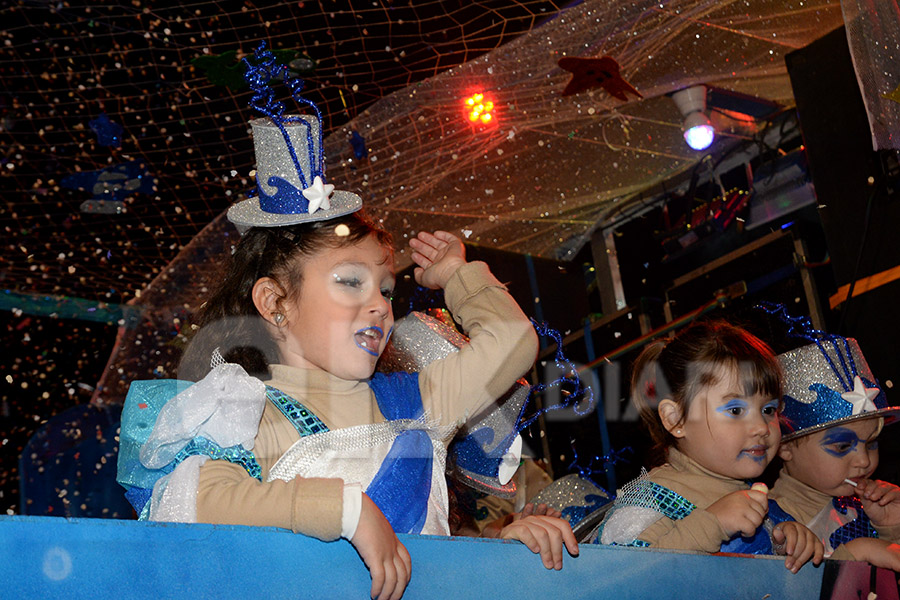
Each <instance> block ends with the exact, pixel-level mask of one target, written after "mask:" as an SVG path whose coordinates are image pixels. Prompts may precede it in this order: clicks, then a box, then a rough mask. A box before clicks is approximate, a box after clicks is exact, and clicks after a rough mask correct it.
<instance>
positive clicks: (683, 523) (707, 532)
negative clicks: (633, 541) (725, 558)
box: [637, 508, 728, 552]
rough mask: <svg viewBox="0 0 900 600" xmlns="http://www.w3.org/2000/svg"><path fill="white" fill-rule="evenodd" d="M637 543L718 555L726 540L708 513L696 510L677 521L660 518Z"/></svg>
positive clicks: (640, 536)
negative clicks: (641, 542) (642, 542)
mask: <svg viewBox="0 0 900 600" xmlns="http://www.w3.org/2000/svg"><path fill="white" fill-rule="evenodd" d="M637 539H639V540H641V541H644V542H647V543H648V544H650V546H652V547H654V548H666V549H669V550H697V551H701V552H718V551H719V548H721V546H722V542H724V541H726V540H728V536H727V535H726V534H725V530H724V529H722V525H721V524H719V520H718V519H717V518H716V517H715V515H713V514H712V513H711V512H708V511H706V510H704V509H702V508H695V509H694V510H693V511H691V514H689V515H688V516H686V517H685V518H683V519H679V520H678V521H673V520H672V519H669V518H668V517H663V518H661V519H660V520H658V521H656V522H655V523H654V524H653V525H651V526H650V527H648V528H647V529H645V530H644V531H643V532H641V534H640V535H639V536H638V537H637Z"/></svg>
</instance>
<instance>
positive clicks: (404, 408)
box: [117, 373, 433, 533]
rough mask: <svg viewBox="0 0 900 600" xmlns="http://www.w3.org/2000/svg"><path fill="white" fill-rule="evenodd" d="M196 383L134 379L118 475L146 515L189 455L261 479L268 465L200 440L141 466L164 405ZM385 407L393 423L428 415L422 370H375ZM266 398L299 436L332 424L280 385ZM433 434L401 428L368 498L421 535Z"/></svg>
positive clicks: (397, 524)
mask: <svg viewBox="0 0 900 600" xmlns="http://www.w3.org/2000/svg"><path fill="white" fill-rule="evenodd" d="M190 385H191V382H187V381H178V380H172V379H169V380H156V381H135V382H133V383H132V385H131V388H130V389H129V392H128V397H127V398H126V400H125V407H124V408H123V418H122V434H121V444H120V456H119V476H118V478H117V480H118V481H119V483H120V484H121V485H122V486H123V487H125V489H126V492H125V497H126V498H127V499H128V501H129V502H131V504H132V506H134V508H135V510H136V511H137V513H138V514H139V515H141V518H146V517H147V516H148V512H149V511H148V510H146V509H147V508H149V506H148V504H147V503H148V501H149V500H150V496H151V493H152V490H153V484H154V483H155V482H156V481H157V480H158V479H159V478H160V477H163V476H164V475H167V474H168V473H171V472H172V471H173V470H174V469H175V467H177V466H178V464H180V463H181V462H182V461H183V460H185V459H186V458H187V457H189V456H194V455H202V456H208V457H210V458H212V459H214V460H227V461H229V462H232V463H235V464H238V465H240V466H242V467H243V468H244V470H246V471H247V473H248V474H249V475H250V476H251V477H254V478H256V479H258V480H261V468H260V465H259V463H258V462H257V460H256V457H255V456H254V455H253V453H252V452H250V451H248V450H246V449H244V448H243V447H242V446H240V445H238V446H232V447H230V448H221V447H220V446H219V445H218V444H215V443H214V442H212V441H210V440H208V439H206V438H203V437H197V438H194V439H193V440H191V442H190V443H188V445H187V446H185V447H184V448H182V450H181V451H180V452H179V453H178V454H177V455H176V457H175V459H174V460H173V461H172V462H171V463H169V464H167V465H166V466H164V467H162V468H160V469H147V468H146V467H144V466H143V465H142V464H141V463H140V456H139V455H140V448H141V446H143V444H144V443H145V442H146V441H147V439H148V438H149V437H150V433H151V431H152V430H153V425H154V424H155V422H156V419H157V417H158V416H159V412H160V410H161V409H162V407H163V406H164V405H165V403H166V402H168V401H169V400H170V399H171V398H173V397H174V396H175V395H177V394H178V393H179V392H181V391H184V390H185V389H187V388H188V387H189V386H190ZM369 386H370V387H371V388H372V391H373V392H374V394H375V398H376V400H377V402H378V408H379V409H380V410H381V412H382V414H383V415H384V416H385V417H386V418H387V419H388V420H392V421H393V420H398V419H417V418H419V417H421V416H422V415H423V414H424V409H423V406H422V396H421V393H420V392H419V376H418V373H391V374H384V373H376V374H375V375H374V376H373V377H372V378H371V380H370V381H369ZM266 396H267V398H268V399H269V400H270V401H271V402H272V404H274V405H275V407H277V408H278V410H279V411H281V413H282V414H283V415H284V416H285V417H286V418H287V419H288V421H290V423H291V424H292V425H293V426H294V428H295V429H296V430H297V433H298V434H299V435H300V437H304V436H307V435H313V434H316V433H324V432H327V431H328V427H327V426H326V425H325V424H324V423H322V421H321V420H320V419H319V418H318V417H317V416H316V415H315V414H313V413H312V412H311V411H309V409H307V408H306V407H305V406H303V404H301V403H300V402H298V401H297V400H295V399H294V398H291V397H290V396H288V395H287V394H285V393H284V392H282V391H281V390H278V389H276V388H273V387H271V386H266ZM432 458H433V450H432V443H431V438H430V437H429V436H428V433H427V432H425V431H423V430H421V429H410V430H406V431H403V432H402V433H400V434H399V435H398V436H397V438H396V439H395V440H394V442H393V445H392V447H391V449H390V450H389V452H388V455H387V457H386V458H385V460H384V461H383V462H382V465H381V468H380V469H379V471H378V473H377V474H376V475H375V477H374V478H373V480H372V482H371V483H370V485H369V487H368V489H367V490H366V493H367V495H368V496H369V497H370V498H372V501H373V502H375V504H376V505H377V506H378V507H379V508H380V509H381V511H382V512H383V513H384V515H385V517H386V518H387V519H388V522H389V523H391V526H392V527H394V529H395V530H396V531H399V532H405V533H418V532H420V531H421V530H422V526H423V525H424V523H425V517H426V514H427V508H428V498H429V496H430V494H431V477H432V464H433V460H432Z"/></svg>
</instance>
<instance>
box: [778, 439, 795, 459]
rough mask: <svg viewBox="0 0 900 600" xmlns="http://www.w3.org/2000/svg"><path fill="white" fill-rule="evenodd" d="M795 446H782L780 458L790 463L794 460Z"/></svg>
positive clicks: (779, 452)
mask: <svg viewBox="0 0 900 600" xmlns="http://www.w3.org/2000/svg"><path fill="white" fill-rule="evenodd" d="M793 446H794V445H793V444H792V443H791V442H788V443H786V444H781V445H780V446H778V456H779V457H781V460H783V461H784V462H789V461H790V460H791V459H792V458H794V453H793V450H792V449H793Z"/></svg>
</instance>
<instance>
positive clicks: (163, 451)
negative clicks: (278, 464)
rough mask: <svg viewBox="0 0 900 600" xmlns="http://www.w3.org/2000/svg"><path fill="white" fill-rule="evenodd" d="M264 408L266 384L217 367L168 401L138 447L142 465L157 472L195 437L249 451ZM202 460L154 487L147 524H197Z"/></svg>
mask: <svg viewBox="0 0 900 600" xmlns="http://www.w3.org/2000/svg"><path fill="white" fill-rule="evenodd" d="M265 405H266V386H265V384H264V383H263V382H262V381H260V380H259V379H257V378H255V377H251V376H250V375H248V374H247V372H246V371H245V370H244V369H243V368H242V367H241V366H240V365H236V364H233V363H222V364H218V365H217V366H216V367H215V368H213V370H212V371H210V372H209V374H208V375H207V376H206V377H204V378H203V379H202V380H200V381H198V382H197V383H195V384H194V385H192V386H191V387H189V388H188V389H186V390H184V391H183V392H181V393H180V394H178V395H176V396H175V397H174V398H172V399H171V400H169V401H168V402H167V403H166V404H165V406H163V408H162V410H160V412H159V416H158V417H157V419H156V425H154V426H153V431H152V432H151V433H150V437H149V438H148V439H147V441H146V442H145V443H144V445H143V446H141V452H140V459H141V463H143V464H144V466H146V467H147V468H151V469H158V468H161V467H164V466H166V465H168V464H169V463H171V462H172V461H173V460H174V459H175V456H176V455H177V454H178V453H179V452H180V451H181V450H182V449H183V448H184V447H185V446H187V445H188V444H189V443H190V442H191V440H193V439H194V438H196V437H204V438H206V439H207V440H209V441H211V442H215V443H216V444H218V445H219V446H220V447H222V448H230V447H231V446H237V445H238V444H240V445H242V446H243V447H244V449H246V450H252V449H253V444H254V440H255V439H256V434H257V432H258V431H259V421H260V419H261V418H262V413H263V409H264V408H265ZM207 460H208V457H206V456H189V457H187V458H186V459H185V460H183V461H182V462H181V463H179V465H178V466H177V467H175V470H174V471H172V472H171V473H169V474H168V475H165V476H164V477H161V478H159V479H158V480H157V481H156V483H155V484H154V485H153V494H152V496H151V500H150V503H149V507H148V508H149V519H150V520H151V521H168V522H178V523H196V522H197V487H198V484H199V481H200V467H201V466H202V465H203V463H205V462H206V461H207Z"/></svg>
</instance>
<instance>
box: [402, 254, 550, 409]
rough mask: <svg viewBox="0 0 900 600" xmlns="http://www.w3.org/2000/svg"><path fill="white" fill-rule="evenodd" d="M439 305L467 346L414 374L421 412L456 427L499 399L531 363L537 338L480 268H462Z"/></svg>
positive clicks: (477, 265) (470, 265)
mask: <svg viewBox="0 0 900 600" xmlns="http://www.w3.org/2000/svg"><path fill="white" fill-rule="evenodd" d="M444 299H445V301H446V303H447V307H448V308H449V309H450V312H451V313H452V314H453V318H454V319H455V320H456V321H457V322H458V323H460V325H462V328H463V330H464V331H465V332H466V334H467V335H468V336H469V338H470V343H469V344H467V345H466V346H465V347H463V348H462V349H460V351H459V352H454V353H453V354H451V355H450V356H448V357H447V358H444V359H442V360H437V361H434V362H432V363H431V364H429V365H428V366H426V367H425V369H423V370H422V372H421V373H420V374H419V388H420V390H421V392H422V401H423V404H424V406H425V409H426V410H427V411H428V412H429V414H430V415H431V416H432V417H434V418H440V421H441V423H443V424H461V423H462V422H464V420H465V419H466V418H468V417H469V416H473V415H475V414H477V413H478V412H479V411H481V410H482V409H484V408H485V407H486V406H487V405H488V404H490V403H491V402H493V401H494V400H495V399H496V398H499V397H500V396H501V395H503V394H504V393H505V392H506V391H507V390H509V388H510V387H511V386H512V385H513V384H514V383H515V382H516V380H517V379H518V378H519V377H521V376H522V375H523V374H524V373H525V372H526V371H527V370H528V369H529V368H530V367H531V365H532V364H533V363H534V360H535V358H536V356H537V351H538V341H537V334H536V333H535V331H534V327H533V326H532V325H531V322H530V321H529V320H528V317H526V316H525V314H524V313H523V312H522V309H520V308H519V305H518V304H516V301H515V300H513V298H512V296H510V295H509V293H508V292H507V291H506V288H505V287H504V286H503V285H502V284H501V283H500V282H499V281H497V279H496V278H495V277H494V276H493V275H492V274H491V272H490V270H489V269H488V266H487V265H486V264H485V263H483V262H471V263H467V264H465V265H463V266H461V267H460V268H459V269H457V271H456V273H454V274H453V276H452V277H451V278H450V280H449V281H448V282H447V287H446V289H445V290H444Z"/></svg>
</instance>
